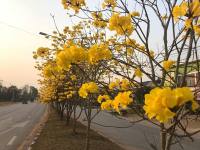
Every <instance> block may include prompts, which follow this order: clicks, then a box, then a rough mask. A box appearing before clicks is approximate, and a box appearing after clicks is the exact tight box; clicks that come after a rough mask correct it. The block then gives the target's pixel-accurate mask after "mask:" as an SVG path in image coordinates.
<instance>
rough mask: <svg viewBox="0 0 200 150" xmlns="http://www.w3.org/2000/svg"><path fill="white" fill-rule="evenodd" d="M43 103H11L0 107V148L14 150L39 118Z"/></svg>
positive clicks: (43, 106) (43, 108) (41, 113)
mask: <svg viewBox="0 0 200 150" xmlns="http://www.w3.org/2000/svg"><path fill="white" fill-rule="evenodd" d="M44 111H45V105H41V104H38V103H28V104H21V103H18V104H13V105H9V106H2V107H0V150H16V149H17V148H18V147H19V146H20V144H22V142H23V141H24V139H25V138H26V136H28V135H29V133H30V132H31V131H32V129H33V127H34V126H35V125H36V124H37V122H38V121H39V120H40V118H41V116H42V115H43V113H44Z"/></svg>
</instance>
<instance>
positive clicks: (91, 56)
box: [34, 0, 200, 150]
mask: <svg viewBox="0 0 200 150" xmlns="http://www.w3.org/2000/svg"><path fill="white" fill-rule="evenodd" d="M62 4H63V6H64V8H65V9H67V12H68V14H69V16H70V17H78V18H79V20H80V22H79V23H77V24H76V25H74V26H73V27H71V28H69V27H66V28H65V29H64V30H63V33H61V32H60V31H59V30H58V31H57V32H54V33H53V34H54V35H51V39H52V43H53V44H52V49H50V48H39V49H38V50H37V52H35V53H34V57H35V58H36V59H38V57H41V58H42V60H41V61H40V63H41V64H40V63H39V64H38V65H37V68H38V69H39V70H41V72H42V77H44V81H43V82H42V85H43V86H44V88H42V89H41V96H42V97H41V100H43V101H46V99H47V101H49V99H50V100H52V98H54V97H55V95H56V94H58V92H56V91H57V90H58V85H59V84H60V85H61V86H64V85H65V84H66V82H67V81H69V82H70V83H71V84H72V85H73V87H72V88H70V92H69V91H67V89H65V88H63V89H62V90H63V93H65V92H67V93H66V96H67V97H69V99H70V98H72V97H73V94H75V95H79V96H80V99H82V101H83V104H84V108H85V114H86V118H87V121H88V132H87V144H86V149H87V150H88V149H89V130H90V124H91V121H92V118H93V117H92V116H91V111H92V105H93V103H94V102H95V101H97V102H98V103H100V105H101V109H102V110H113V111H116V112H118V113H120V111H121V110H122V109H126V108H127V107H128V106H130V104H131V105H132V106H134V107H133V108H134V109H135V112H136V113H137V114H138V116H140V117H141V118H142V119H144V120H148V121H149V122H151V123H152V124H154V125H157V126H159V127H160V128H161V148H160V149H162V150H169V149H170V148H171V145H172V144H173V143H174V142H176V139H177V138H182V137H189V138H191V136H192V135H194V134H196V133H198V132H199V131H196V132H194V133H189V131H187V125H185V124H184V123H183V120H185V119H186V118H187V117H188V115H190V114H191V112H192V111H193V112H194V111H196V110H197V109H198V108H199V105H198V103H197V102H196V101H195V97H194V93H193V92H192V91H191V89H190V88H188V87H186V78H187V74H188V73H189V72H190V71H191V70H189V69H188V66H189V64H190V62H191V61H193V62H195V66H196V71H197V72H198V73H197V75H198V78H197V79H198V80H199V79H200V77H199V75H200V74H199V65H200V64H199V58H198V57H199V56H198V50H199V36H200V20H199V16H200V1H199V0H184V1H182V0H162V1H160V0H134V1H128V0H104V1H103V2H102V6H99V7H95V6H93V5H91V4H89V3H88V2H87V1H85V0H62ZM155 25H156V27H155ZM158 34H159V37H158V36H157V35H158ZM157 38H158V40H159V47H158V48H155V45H154V44H153V43H154V40H156V39H157ZM69 74H70V75H71V77H70V76H69ZM52 75H53V77H52ZM47 77H48V78H47ZM74 77H75V78H76V82H75V80H73V78H74ZM60 79H61V80H60ZM52 80H53V81H52ZM144 80H148V81H151V82H152V84H153V87H151V88H153V89H152V90H151V91H150V93H148V94H146V95H145V98H144V101H143V102H142V103H141V101H140V102H139V101H137V100H136V99H133V95H135V93H134V91H135V90H136V89H138V88H144V87H145V86H146V85H145V84H144V82H143V81H144ZM44 82H45V83H44ZM197 83H199V81H198V82H197ZM198 85H199V84H197V85H196V86H198ZM69 87H70V86H69V85H67V86H66V88H68V89H69ZM48 92H49V93H48ZM69 95H70V96H69ZM64 99H65V98H64Z"/></svg>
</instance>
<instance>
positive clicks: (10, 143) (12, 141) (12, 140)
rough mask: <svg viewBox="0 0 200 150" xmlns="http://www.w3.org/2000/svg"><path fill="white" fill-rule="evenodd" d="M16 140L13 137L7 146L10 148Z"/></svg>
mask: <svg viewBox="0 0 200 150" xmlns="http://www.w3.org/2000/svg"><path fill="white" fill-rule="evenodd" d="M16 138H17V136H13V137H12V138H11V139H10V141H9V142H8V144H7V146H11V145H12V144H13V143H14V141H15V140H16Z"/></svg>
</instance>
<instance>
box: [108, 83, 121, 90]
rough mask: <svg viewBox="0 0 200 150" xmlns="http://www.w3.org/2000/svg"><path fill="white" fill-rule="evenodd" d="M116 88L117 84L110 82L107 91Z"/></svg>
mask: <svg viewBox="0 0 200 150" xmlns="http://www.w3.org/2000/svg"><path fill="white" fill-rule="evenodd" d="M118 86H119V84H117V83H116V82H111V83H110V84H109V89H110V90H113V89H115V88H117V87H118Z"/></svg>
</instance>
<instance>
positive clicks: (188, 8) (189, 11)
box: [173, 0, 200, 36]
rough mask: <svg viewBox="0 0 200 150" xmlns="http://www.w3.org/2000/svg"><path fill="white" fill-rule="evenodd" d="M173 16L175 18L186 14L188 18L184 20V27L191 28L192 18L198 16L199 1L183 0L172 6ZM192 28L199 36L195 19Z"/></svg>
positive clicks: (199, 28)
mask: <svg viewBox="0 0 200 150" xmlns="http://www.w3.org/2000/svg"><path fill="white" fill-rule="evenodd" d="M173 16H174V18H175V20H177V19H178V18H179V17H183V16H188V19H186V20H185V26H186V28H191V27H192V23H193V19H194V18H196V17H199V16H200V1H199V0H193V1H192V2H187V1H183V2H182V3H181V4H180V5H177V6H175V7H174V8H173ZM193 29H194V31H195V33H196V34H197V35H199V36H200V26H199V24H198V22H196V20H195V22H194V24H193Z"/></svg>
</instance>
